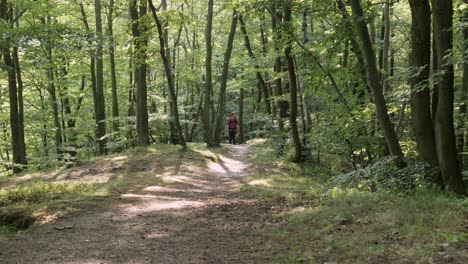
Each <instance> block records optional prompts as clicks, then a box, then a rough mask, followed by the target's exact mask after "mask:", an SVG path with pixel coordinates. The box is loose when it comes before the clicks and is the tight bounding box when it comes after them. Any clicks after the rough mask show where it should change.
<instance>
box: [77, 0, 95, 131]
mask: <svg viewBox="0 0 468 264" xmlns="http://www.w3.org/2000/svg"><path fill="white" fill-rule="evenodd" d="M79 6H80V11H81V16H82V19H83V25H84V27H85V29H86V31H87V32H88V33H90V32H91V28H90V27H89V23H88V18H87V16H86V12H85V9H84V5H83V2H80V3H79ZM88 45H92V40H91V39H89V40H88ZM89 70H90V77H91V92H92V95H93V106H94V118H95V119H96V113H97V112H98V110H97V108H98V106H97V104H98V101H97V93H96V59H95V54H94V53H93V52H90V65H89ZM96 120H97V119H96ZM96 134H97V133H96Z"/></svg>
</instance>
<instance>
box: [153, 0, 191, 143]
mask: <svg viewBox="0 0 468 264" xmlns="http://www.w3.org/2000/svg"><path fill="white" fill-rule="evenodd" d="M149 6H150V9H151V12H152V14H153V19H154V21H155V23H156V27H157V28H158V37H159V46H160V48H159V53H160V55H161V59H162V61H163V64H164V70H165V73H166V79H167V84H168V87H169V94H170V99H171V101H172V104H171V107H172V108H173V109H172V111H171V112H172V113H173V114H174V116H172V117H171V119H173V121H172V122H173V123H174V126H175V128H176V130H177V135H178V138H179V142H180V145H181V146H182V148H183V149H187V144H186V142H185V137H184V133H183V131H182V126H181V125H180V120H179V109H178V106H177V94H176V91H175V86H174V74H173V72H172V71H173V68H172V67H171V61H170V58H168V57H167V53H166V42H165V41H164V32H163V28H162V23H161V21H160V20H159V17H158V13H157V11H156V7H155V6H154V5H153V1H152V0H149Z"/></svg>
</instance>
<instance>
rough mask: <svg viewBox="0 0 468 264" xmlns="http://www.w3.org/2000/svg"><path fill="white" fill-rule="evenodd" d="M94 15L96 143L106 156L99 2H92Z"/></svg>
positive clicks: (96, 0) (102, 54)
mask: <svg viewBox="0 0 468 264" xmlns="http://www.w3.org/2000/svg"><path fill="white" fill-rule="evenodd" d="M94 13H95V17H96V34H97V35H98V39H99V45H97V48H96V123H97V133H96V137H97V142H98V146H99V153H100V154H106V153H107V147H106V142H107V139H106V102H105V97H104V64H103V56H104V53H103V50H102V40H103V36H102V18H101V0H94Z"/></svg>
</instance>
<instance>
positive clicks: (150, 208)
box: [0, 145, 271, 264]
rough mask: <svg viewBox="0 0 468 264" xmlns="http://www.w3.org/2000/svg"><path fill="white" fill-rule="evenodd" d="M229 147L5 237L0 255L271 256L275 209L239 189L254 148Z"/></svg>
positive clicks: (162, 259) (132, 259) (74, 258)
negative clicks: (267, 234) (267, 241)
mask: <svg viewBox="0 0 468 264" xmlns="http://www.w3.org/2000/svg"><path fill="white" fill-rule="evenodd" d="M224 150H225V151H224V152H223V153H221V154H215V156H216V157H211V158H210V159H205V160H203V162H202V163H200V162H199V163H198V165H194V164H193V163H190V162H185V161H187V159H190V158H185V159H184V158H182V159H180V160H177V161H175V165H174V166H172V167H169V168H165V169H164V173H162V174H158V175H155V174H152V173H146V174H144V177H145V179H144V180H142V181H141V182H138V181H137V183H130V184H129V185H128V186H126V188H125V190H124V191H123V192H122V193H119V194H114V195H112V196H110V197H104V198H103V199H102V200H98V204H95V205H88V206H85V207H84V208H83V209H82V210H79V211H78V212H76V213H73V214H70V215H67V216H66V217H64V218H62V219H60V220H58V221H56V222H53V223H49V224H43V225H35V226H33V227H32V228H31V229H30V230H28V231H26V232H25V233H23V234H20V235H16V236H14V237H10V238H8V239H4V240H1V241H0V263H5V264H6V263H44V264H45V263H70V264H72V263H73V264H78V263H80V264H81V263H106V264H107V263H178V264H179V263H180V264H185V263H266V262H267V261H266V260H265V259H264V257H265V256H264V254H263V253H262V252H259V251H258V250H259V248H260V245H261V244H262V241H263V238H262V236H261V232H259V231H260V230H261V229H262V228H263V226H264V224H265V223H266V222H267V220H268V219H270V218H271V212H270V209H269V208H265V207H262V206H261V205H260V204H259V203H258V202H257V201H256V200H255V199H253V198H249V197H247V196H245V195H244V194H242V192H239V186H240V184H241V179H242V178H243V177H245V176H247V175H249V173H251V172H253V171H254V169H255V168H254V164H253V163H252V161H251V158H252V151H251V149H250V147H249V146H248V145H235V146H232V145H229V146H225V147H224ZM186 163H187V164H186ZM202 164H203V165H202ZM141 166H143V168H140V169H139V171H143V173H144V172H145V171H147V170H146V169H145V167H144V166H147V165H146V164H142V165H141ZM140 176H141V175H140ZM161 183H164V184H161Z"/></svg>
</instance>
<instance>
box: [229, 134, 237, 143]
mask: <svg viewBox="0 0 468 264" xmlns="http://www.w3.org/2000/svg"><path fill="white" fill-rule="evenodd" d="M236 134H237V131H236V130H229V144H234V145H235V144H236Z"/></svg>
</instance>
